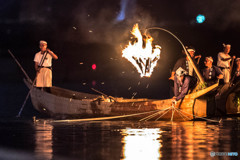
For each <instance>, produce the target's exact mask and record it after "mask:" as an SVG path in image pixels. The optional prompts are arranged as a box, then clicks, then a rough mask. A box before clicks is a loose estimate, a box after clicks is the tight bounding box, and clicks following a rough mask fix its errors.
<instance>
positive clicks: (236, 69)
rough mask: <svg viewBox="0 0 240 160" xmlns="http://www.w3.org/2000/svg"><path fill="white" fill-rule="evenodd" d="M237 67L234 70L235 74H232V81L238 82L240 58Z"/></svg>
mask: <svg viewBox="0 0 240 160" xmlns="http://www.w3.org/2000/svg"><path fill="white" fill-rule="evenodd" d="M236 65H237V66H236V68H235V70H234V71H233V76H232V80H231V81H232V83H233V84H236V83H237V82H239V81H240V58H237V59H236Z"/></svg>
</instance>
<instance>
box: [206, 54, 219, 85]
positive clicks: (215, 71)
mask: <svg viewBox="0 0 240 160" xmlns="http://www.w3.org/2000/svg"><path fill="white" fill-rule="evenodd" d="M212 63H213V58H212V57H206V58H205V61H204V65H205V68H204V69H203V70H202V75H203V78H204V81H205V82H206V83H207V86H211V85H213V84H215V83H217V80H218V79H222V78H223V73H222V71H221V69H220V68H218V67H216V66H214V65H213V64H212Z"/></svg>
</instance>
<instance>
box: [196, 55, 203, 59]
mask: <svg viewBox="0 0 240 160" xmlns="http://www.w3.org/2000/svg"><path fill="white" fill-rule="evenodd" d="M194 58H195V59H197V58H202V55H197V56H195V57H194Z"/></svg>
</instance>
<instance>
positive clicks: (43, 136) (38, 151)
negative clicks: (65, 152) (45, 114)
mask: <svg viewBox="0 0 240 160" xmlns="http://www.w3.org/2000/svg"><path fill="white" fill-rule="evenodd" d="M34 126H35V131H36V133H35V144H36V146H35V151H34V152H35V155H36V158H37V159H45V160H50V159H52V158H53V142H52V131H53V126H52V125H51V124H49V123H47V122H46V121H40V122H38V123H35V125H34Z"/></svg>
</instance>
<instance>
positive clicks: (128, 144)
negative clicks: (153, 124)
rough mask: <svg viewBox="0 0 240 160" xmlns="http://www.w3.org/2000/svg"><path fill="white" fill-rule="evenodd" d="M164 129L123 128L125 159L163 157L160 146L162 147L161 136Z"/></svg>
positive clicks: (123, 152) (148, 159)
mask: <svg viewBox="0 0 240 160" xmlns="http://www.w3.org/2000/svg"><path fill="white" fill-rule="evenodd" d="M161 133H162V131H161V130H160V129H159V128H156V129H148V128H145V129H131V128H127V129H122V131H121V134H122V135H123V139H122V143H124V146H123V150H122V157H123V159H125V160H129V159H131V160H132V159H137V160H141V159H144V160H146V159H147V160H154V159H156V160H157V159H159V158H161V157H162V155H161V152H160V148H161V147H162V144H161V141H160V138H161Z"/></svg>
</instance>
